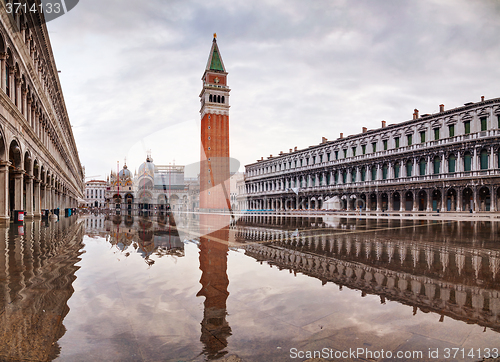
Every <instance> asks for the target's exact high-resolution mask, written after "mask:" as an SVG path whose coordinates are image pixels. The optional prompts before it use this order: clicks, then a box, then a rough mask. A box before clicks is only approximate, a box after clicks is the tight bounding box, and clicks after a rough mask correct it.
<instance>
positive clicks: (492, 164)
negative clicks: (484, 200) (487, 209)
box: [488, 146, 495, 200]
mask: <svg viewBox="0 0 500 362" xmlns="http://www.w3.org/2000/svg"><path fill="white" fill-rule="evenodd" d="M488 164H489V165H488V168H489V169H490V170H493V169H494V168H495V151H494V150H493V146H491V147H490V159H489V162H488ZM491 200H493V195H492V197H491Z"/></svg>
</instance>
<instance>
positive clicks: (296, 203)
mask: <svg viewBox="0 0 500 362" xmlns="http://www.w3.org/2000/svg"><path fill="white" fill-rule="evenodd" d="M241 206H242V207H243V208H244V209H247V210H284V211H288V210H345V211H399V212H403V211H412V212H415V211H426V212H431V211H451V212H458V211H466V212H469V211H487V212H490V211H491V212H493V211H497V210H500V187H498V186H491V185H483V186H478V187H473V186H467V187H450V188H445V189H441V188H430V189H409V190H406V191H378V192H359V193H347V192H345V193H331V194H327V195H301V196H297V197H283V198H265V199H260V198H258V199H248V200H246V201H245V204H244V205H241Z"/></svg>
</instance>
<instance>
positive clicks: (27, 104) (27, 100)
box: [25, 97, 34, 129]
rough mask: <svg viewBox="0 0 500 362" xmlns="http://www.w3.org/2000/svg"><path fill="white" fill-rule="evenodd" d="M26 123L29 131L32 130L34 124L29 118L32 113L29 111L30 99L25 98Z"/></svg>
mask: <svg viewBox="0 0 500 362" xmlns="http://www.w3.org/2000/svg"><path fill="white" fill-rule="evenodd" d="M25 110H26V111H25V112H26V122H27V123H28V124H29V125H30V126H31V129H34V127H33V126H34V124H33V119H32V118H31V113H32V112H33V111H32V110H31V98H30V97H26V108H25Z"/></svg>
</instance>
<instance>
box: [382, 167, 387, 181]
mask: <svg viewBox="0 0 500 362" xmlns="http://www.w3.org/2000/svg"><path fill="white" fill-rule="evenodd" d="M388 170H389V167H387V165H386V164H384V166H383V167H382V179H384V180H387V173H388V172H387V171H388Z"/></svg>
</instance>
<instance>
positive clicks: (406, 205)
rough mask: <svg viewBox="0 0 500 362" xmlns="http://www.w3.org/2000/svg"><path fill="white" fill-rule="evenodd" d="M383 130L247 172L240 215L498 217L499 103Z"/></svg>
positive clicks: (280, 158) (279, 158)
mask: <svg viewBox="0 0 500 362" xmlns="http://www.w3.org/2000/svg"><path fill="white" fill-rule="evenodd" d="M381 126H382V127H381V128H378V129H373V130H368V129H366V128H363V130H362V133H359V134H356V135H352V136H348V137H343V136H342V134H341V136H340V138H338V139H337V140H335V141H328V140H326V138H323V140H322V142H321V144H319V145H314V146H311V147H309V148H307V149H302V150H297V149H290V150H289V152H287V153H283V152H280V154H279V155H278V156H274V157H273V156H270V157H268V158H267V159H264V158H262V159H261V160H259V161H257V162H255V163H253V164H249V165H246V166H245V194H244V197H241V200H242V201H240V203H242V205H240V208H241V209H243V210H244V209H246V210H248V209H250V210H256V209H257V210H262V209H265V210H291V209H344V210H359V209H362V210H363V211H433V210H434V211H437V210H440V211H467V212H469V211H471V210H472V211H497V210H499V208H500V157H499V156H500V142H499V141H500V98H495V99H489V100H485V99H484V97H482V98H481V101H480V102H477V103H473V102H470V103H467V104H465V105H464V106H462V107H457V108H454V109H449V110H445V108H444V105H441V106H440V112H439V113H436V114H425V115H422V116H419V112H418V110H415V112H414V114H413V119H412V120H409V121H405V122H401V123H398V124H390V125H386V123H385V122H384V121H382V125H381Z"/></svg>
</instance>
